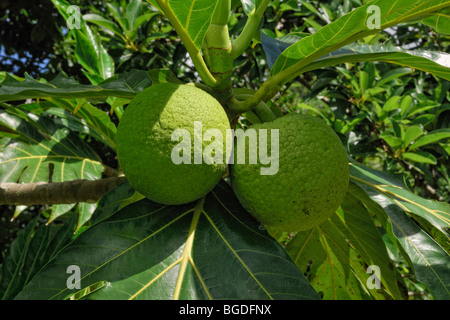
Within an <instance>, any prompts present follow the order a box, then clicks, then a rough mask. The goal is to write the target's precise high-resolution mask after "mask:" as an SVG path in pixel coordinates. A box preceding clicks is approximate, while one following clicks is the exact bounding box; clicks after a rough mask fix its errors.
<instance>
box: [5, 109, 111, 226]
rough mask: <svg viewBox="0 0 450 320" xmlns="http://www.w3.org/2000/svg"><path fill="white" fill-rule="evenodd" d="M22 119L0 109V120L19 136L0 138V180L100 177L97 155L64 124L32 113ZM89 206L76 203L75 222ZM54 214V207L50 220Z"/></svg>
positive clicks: (82, 218) (29, 180)
mask: <svg viewBox="0 0 450 320" xmlns="http://www.w3.org/2000/svg"><path fill="white" fill-rule="evenodd" d="M25 120H28V121H24V119H22V118H21V117H19V116H17V115H13V114H11V113H8V112H6V111H4V110H1V111H0V124H1V125H2V126H4V127H5V128H8V130H11V131H13V132H15V133H17V134H18V135H19V136H20V137H21V139H22V140H21V141H18V140H13V139H10V138H8V137H5V138H1V139H0V182H16V183H32V182H40V181H43V182H63V181H70V180H75V179H88V180H94V179H99V178H101V175H102V172H103V164H102V162H101V159H100V157H99V156H98V155H97V154H96V153H95V152H94V151H93V150H92V149H91V148H90V147H89V146H88V145H87V144H86V143H85V142H84V141H83V140H81V139H80V138H79V137H78V136H77V135H76V134H74V133H72V132H71V131H70V130H69V129H68V128H66V127H60V126H56V125H55V124H54V122H53V121H51V120H50V119H48V118H45V117H38V116H35V115H33V117H31V116H30V117H28V118H27V119H25ZM38 128H41V130H39V129H38ZM1 133H2V132H0V137H1V136H2V134H1ZM92 206H93V204H89V205H84V206H83V207H80V210H81V211H80V221H79V226H81V225H82V224H83V223H84V222H85V221H86V217H90V215H91V214H92ZM83 210H84V212H83ZM61 213H64V211H62V212H61ZM57 215H58V214H57V213H56V211H54V212H52V215H51V217H50V221H52V220H54V219H55V218H56V217H57Z"/></svg>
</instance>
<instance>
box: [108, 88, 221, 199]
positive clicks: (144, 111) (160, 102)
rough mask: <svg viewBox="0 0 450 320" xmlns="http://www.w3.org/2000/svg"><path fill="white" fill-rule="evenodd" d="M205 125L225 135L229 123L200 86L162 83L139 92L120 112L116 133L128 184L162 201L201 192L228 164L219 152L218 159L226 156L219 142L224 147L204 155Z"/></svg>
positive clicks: (211, 184)
mask: <svg viewBox="0 0 450 320" xmlns="http://www.w3.org/2000/svg"><path fill="white" fill-rule="evenodd" d="M208 129H215V130H218V132H220V133H221V134H222V135H223V136H224V137H225V135H226V130H227V129H230V123H229V120H228V117H227V115H226V113H225V111H224V109H223V108H222V106H221V104H220V103H219V102H218V101H217V100H216V99H215V98H214V97H212V96H211V95H210V94H208V93H206V92H205V91H203V90H201V89H199V88H196V87H194V86H190V85H178V84H170V83H164V84H156V85H153V86H151V87H149V88H146V89H144V90H143V91H141V92H140V93H138V94H137V95H136V96H135V98H134V99H133V100H132V101H131V102H130V103H129V105H128V106H127V107H126V109H125V111H124V113H123V116H122V118H121V120H120V122H119V126H118V129H117V138H116V145H117V157H118V161H119V165H120V167H121V169H122V170H123V172H124V174H125V176H126V177H127V179H128V182H129V183H130V185H131V186H132V187H133V188H134V189H135V190H136V191H138V192H139V193H141V194H142V195H144V196H145V197H147V198H149V199H150V200H153V201H155V202H158V203H162V204H167V205H175V204H183V203H188V202H192V201H194V200H197V199H199V198H201V197H203V196H204V195H205V194H206V193H208V192H209V191H210V190H211V189H212V188H213V187H214V186H215V185H216V184H217V183H218V182H219V180H220V179H221V177H222V175H223V173H224V172H225V170H226V165H227V161H225V158H224V157H223V161H222V163H220V161H217V159H218V157H220V156H221V154H223V155H224V156H225V145H224V144H223V151H222V150H216V149H217V148H216V149H213V152H211V153H210V154H209V155H208V154H207V153H206V154H203V151H204V150H205V147H206V146H207V145H209V144H210V143H211V142H209V141H204V139H202V137H203V134H204V133H205V131H207V130H208ZM194 140H195V143H194ZM199 155H200V158H198V156H199ZM194 156H196V158H194ZM174 159H175V161H174ZM180 159H182V160H183V161H180ZM199 159H200V161H198V160H199ZM214 160H215V161H214Z"/></svg>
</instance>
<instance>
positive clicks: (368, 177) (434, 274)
mask: <svg viewBox="0 0 450 320" xmlns="http://www.w3.org/2000/svg"><path fill="white" fill-rule="evenodd" d="M350 173H351V178H352V180H353V181H355V182H356V183H357V184H358V185H359V186H360V187H361V188H362V189H363V190H364V191H366V193H367V194H368V195H369V197H370V200H367V199H365V200H363V201H364V204H365V205H367V206H371V207H373V204H371V203H370V202H371V201H373V202H375V203H377V204H378V205H379V206H381V207H382V208H383V209H384V211H385V212H386V213H387V215H388V219H389V223H390V224H391V228H392V231H393V234H394V235H395V237H396V238H397V240H398V242H399V244H400V245H401V246H402V250H403V251H404V252H405V253H406V254H407V259H408V260H409V261H410V262H411V263H412V265H413V267H414V271H415V275H416V277H417V279H418V280H419V281H421V282H422V283H424V284H425V285H427V286H428V288H429V289H430V291H431V293H432V294H433V296H434V298H436V299H450V285H449V284H450V277H449V273H448V270H449V268H450V255H449V253H448V252H446V251H445V249H444V248H443V247H442V246H441V245H440V244H439V243H438V242H437V240H436V239H433V238H432V237H431V236H430V234H428V233H426V232H425V231H424V230H422V229H421V228H420V227H419V226H418V225H417V224H415V223H414V222H413V221H412V220H411V218H410V217H408V215H407V214H406V212H412V213H414V214H416V215H418V216H419V217H420V218H423V219H424V220H426V221H427V222H429V223H430V225H432V226H433V227H435V228H437V229H438V230H440V231H441V233H440V235H446V237H447V241H448V238H449V235H448V233H447V232H446V231H445V229H446V228H448V227H445V228H444V227H443V226H448V224H449V216H450V205H449V204H447V203H442V202H436V201H431V200H425V199H422V198H420V197H418V196H416V195H414V194H413V193H411V192H409V191H408V190H406V189H404V188H403V186H402V184H401V183H400V182H399V181H398V180H397V179H395V178H393V177H390V176H389V175H387V174H386V173H382V172H377V171H375V170H371V169H368V168H365V167H363V166H361V165H357V164H353V165H351V166H350Z"/></svg>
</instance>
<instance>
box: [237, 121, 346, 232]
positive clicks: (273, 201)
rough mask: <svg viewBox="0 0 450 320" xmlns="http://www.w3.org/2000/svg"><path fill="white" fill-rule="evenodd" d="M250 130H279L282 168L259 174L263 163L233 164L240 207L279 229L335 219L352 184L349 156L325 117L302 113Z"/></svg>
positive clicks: (316, 223)
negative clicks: (350, 182)
mask: <svg viewBox="0 0 450 320" xmlns="http://www.w3.org/2000/svg"><path fill="white" fill-rule="evenodd" d="M251 128H253V129H256V130H258V129H268V130H267V131H268V133H270V129H279V170H278V172H277V173H276V174H275V175H261V174H260V168H261V166H262V165H261V164H260V163H258V164H233V165H232V166H231V170H230V172H231V182H232V186H233V190H234V192H235V193H236V195H237V197H238V199H239V201H240V203H241V204H242V206H243V207H244V208H245V209H246V210H247V211H248V212H249V213H251V214H252V215H253V216H254V217H255V218H256V219H257V220H259V221H260V222H261V223H263V224H265V225H267V226H270V227H272V228H274V229H277V230H281V231H302V230H307V229H310V228H312V227H315V226H317V225H319V224H320V223H322V222H324V221H325V220H326V219H328V218H329V217H330V216H331V215H333V213H334V212H335V211H336V209H337V208H338V207H339V205H340V204H341V202H342V200H343V199H344V196H345V194H346V191H347V188H348V183H349V168H348V158H347V154H346V151H345V149H344V147H343V145H342V143H341V141H340V139H339V137H338V136H337V135H336V133H335V132H334V131H333V130H332V129H331V128H330V127H329V126H327V125H326V123H324V122H323V121H322V120H321V119H319V118H317V117H313V116H306V115H300V114H293V115H287V116H284V117H282V118H279V119H277V120H275V121H272V122H266V123H262V124H255V125H254V126H252V127H251ZM270 141H271V140H270V138H268V143H270ZM235 151H237V147H236V150H235ZM269 154H270V153H269ZM247 163H248V162H247ZM267 166H268V165H266V167H267Z"/></svg>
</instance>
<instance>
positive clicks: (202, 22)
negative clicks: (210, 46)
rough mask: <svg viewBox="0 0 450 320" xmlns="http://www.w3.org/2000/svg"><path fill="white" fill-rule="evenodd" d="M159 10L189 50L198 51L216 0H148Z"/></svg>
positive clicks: (209, 22)
mask: <svg viewBox="0 0 450 320" xmlns="http://www.w3.org/2000/svg"><path fill="white" fill-rule="evenodd" d="M148 2H150V3H151V4H153V5H154V6H155V7H156V8H158V9H159V10H161V11H162V12H163V13H164V14H165V15H166V16H167V17H168V19H169V21H170V23H171V24H172V26H173V27H174V29H175V30H176V31H177V33H178V35H179V36H180V37H181V39H182V40H183V43H184V45H185V46H186V47H187V48H188V51H189V52H195V51H200V49H201V47H202V44H203V39H204V38H205V35H206V32H207V31H208V28H209V26H210V24H211V18H212V16H213V13H214V11H215V9H216V6H217V2H218V0H148Z"/></svg>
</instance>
